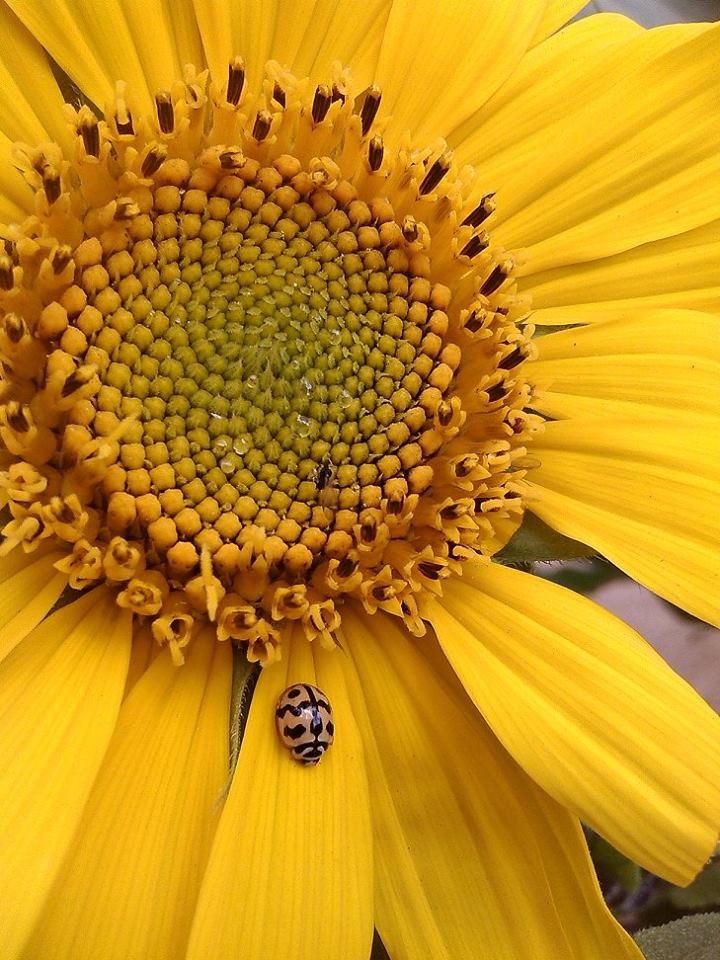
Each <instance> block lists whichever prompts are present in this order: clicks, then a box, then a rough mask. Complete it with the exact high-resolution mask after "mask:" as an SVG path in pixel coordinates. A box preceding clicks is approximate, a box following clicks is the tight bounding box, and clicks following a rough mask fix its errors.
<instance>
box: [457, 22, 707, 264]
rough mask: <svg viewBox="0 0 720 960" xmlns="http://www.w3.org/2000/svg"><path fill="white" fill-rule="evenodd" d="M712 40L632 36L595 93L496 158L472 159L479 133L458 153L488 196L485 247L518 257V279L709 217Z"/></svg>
mask: <svg viewBox="0 0 720 960" xmlns="http://www.w3.org/2000/svg"><path fill="white" fill-rule="evenodd" d="M718 36H720V32H719V31H718V30H715V29H713V28H707V27H706V26H704V25H698V24H692V25H691V24H685V25H679V26H678V25H676V26H673V27H666V28H662V29H660V30H655V31H649V32H647V33H643V34H640V35H638V37H637V38H636V39H634V40H631V41H629V42H628V43H627V44H626V45H625V49H626V57H625V58H624V59H623V60H622V65H621V66H620V67H618V69H617V70H615V71H610V72H609V73H607V74H606V77H605V81H606V89H605V91H604V92H603V93H602V94H601V95H597V96H595V97H593V98H592V99H591V100H590V101H586V100H585V99H584V96H583V91H582V88H581V89H580V90H579V91H578V94H577V96H576V98H575V100H573V98H572V97H571V96H570V95H568V98H567V104H566V110H567V115H566V116H563V117H562V118H561V119H559V120H556V121H555V122H554V123H551V124H550V125H548V126H547V127H544V128H542V129H540V130H537V131H535V132H534V133H531V134H530V136H528V137H526V138H524V139H520V138H518V141H517V142H516V143H515V144H513V145H511V146H510V147H508V148H507V149H506V150H503V151H502V152H501V153H498V154H493V155H490V156H487V155H485V154H483V153H482V147H483V144H482V137H481V132H482V131H481V129H480V130H479V131H478V138H479V139H477V142H476V145H475V150H474V151H473V150H463V149H461V150H460V151H459V153H460V155H461V157H463V158H465V159H469V160H474V159H475V160H477V163H478V170H479V178H480V182H481V183H482V185H483V188H484V189H496V190H497V197H496V201H497V204H498V208H499V219H500V220H501V221H502V222H499V223H498V226H497V227H496V228H495V230H494V238H495V239H496V240H497V241H498V242H499V243H500V244H502V245H504V246H506V247H508V248H521V249H520V250H519V251H518V261H519V271H520V273H521V274H523V273H535V272H537V271H538V270H545V269H549V268H551V267H555V266H560V265H563V264H568V263H578V262H583V261H587V260H591V259H594V258H597V257H601V256H609V255H612V254H615V253H619V252H621V251H624V250H628V249H630V248H631V247H633V246H637V245H639V244H641V243H647V242H650V241H651V240H656V239H661V238H663V237H667V236H670V235H672V234H675V233H678V232H682V231H684V230H690V229H692V228H694V227H696V226H698V225H700V224H702V223H706V222H708V221H710V220H713V219H717V217H718V215H719V214H720V187H719V186H718V184H719V183H720V177H719V176H718V173H719V171H718V169H717V166H718V165H719V164H720V150H718V145H719V144H718V140H719V139H720V138H719V134H718V126H717V124H716V123H715V122H714V111H715V104H716V100H717V96H718V85H719V84H720V78H718V74H717V70H716V51H717V42H718ZM608 116H612V118H613V122H612V123H611V124H609V123H607V117H608ZM509 119H510V118H509ZM538 157H542V163H541V164H538V163H537V158H538ZM679 196H681V197H682V204H678V202H677V198H678V197H679Z"/></svg>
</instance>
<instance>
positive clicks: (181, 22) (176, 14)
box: [121, 0, 204, 93]
mask: <svg viewBox="0 0 720 960" xmlns="http://www.w3.org/2000/svg"><path fill="white" fill-rule="evenodd" d="M121 7H122V12H123V14H124V18H125V23H126V24H127V28H128V31H129V33H130V36H131V38H132V42H133V44H134V47H135V52H136V54H137V58H138V60H139V62H140V66H141V69H142V72H143V74H144V75H145V78H146V82H147V85H148V87H149V89H150V92H151V93H154V92H155V91H157V90H166V89H168V88H169V87H170V85H171V84H172V83H173V81H175V80H178V79H181V78H182V76H183V68H184V66H185V64H188V63H192V64H193V65H194V66H195V67H197V69H198V70H201V69H202V68H203V66H204V57H203V50H202V41H201V40H200V32H199V31H198V28H197V23H196V21H195V15H194V11H193V8H192V4H191V3H190V2H189V0H180V2H178V0H151V2H148V0H121Z"/></svg>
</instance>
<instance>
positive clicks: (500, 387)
mask: <svg viewBox="0 0 720 960" xmlns="http://www.w3.org/2000/svg"><path fill="white" fill-rule="evenodd" d="M487 395H488V400H489V401H490V403H494V402H495V401H496V400H499V399H500V398H501V397H504V396H505V384H504V383H503V382H502V381H501V382H500V383H496V384H495V386H494V387H490V389H489V390H488V391H487Z"/></svg>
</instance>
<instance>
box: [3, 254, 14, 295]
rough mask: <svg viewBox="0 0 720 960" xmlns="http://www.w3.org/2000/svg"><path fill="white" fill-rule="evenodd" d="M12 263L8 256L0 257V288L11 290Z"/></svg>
mask: <svg viewBox="0 0 720 960" xmlns="http://www.w3.org/2000/svg"><path fill="white" fill-rule="evenodd" d="M12 288H13V265H12V260H11V259H10V257H0V289H2V290H12Z"/></svg>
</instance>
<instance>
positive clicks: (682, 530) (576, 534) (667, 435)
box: [527, 414, 720, 625]
mask: <svg viewBox="0 0 720 960" xmlns="http://www.w3.org/2000/svg"><path fill="white" fill-rule="evenodd" d="M533 455H537V457H538V458H539V460H540V461H541V464H542V466H541V467H539V468H538V469H536V470H533V471H532V472H531V474H530V475H529V480H530V481H531V482H530V484H529V490H528V494H527V505H528V507H529V508H530V509H531V510H532V511H533V512H534V513H536V514H537V515H538V516H539V517H540V518H541V519H542V520H544V521H545V522H546V523H548V524H550V526H551V527H554V528H555V529H556V530H559V531H560V533H564V534H565V535H566V536H568V537H573V538H575V539H577V540H581V541H582V542H583V543H587V544H590V545H591V546H593V547H595V548H596V549H597V550H599V551H600V553H602V554H603V556H605V557H607V558H608V560H611V561H612V562H613V563H614V564H616V565H617V566H618V567H620V568H621V569H622V570H624V571H625V572H626V573H628V574H629V575H630V576H631V577H633V579H635V580H638V581H639V582H640V583H642V584H644V585H645V586H646V587H649V589H650V590H654V591H655V593H657V594H659V595H660V596H662V597H665V599H666V600H670V601H671V602H672V603H675V604H676V605H677V606H679V607H682V608H683V609H684V610H688V611H689V612H690V613H692V614H694V615H695V616H698V617H700V618H701V619H703V620H707V621H708V622H709V623H715V624H717V625H720V609H719V606H720V604H719V601H718V598H720V558H719V557H718V552H717V543H718V540H719V539H720V520H719V519H718V518H719V517H720V513H719V512H718V510H717V484H718V480H719V479H720V477H719V474H720V429H718V423H717V417H716V416H713V417H709V416H706V415H705V416H704V415H701V414H694V415H693V416H692V418H687V417H679V416H672V417H668V418H667V419H666V420H665V421H657V420H644V421H643V420H609V419H608V420H558V421H551V422H549V423H547V424H546V425H545V431H544V432H543V434H542V436H541V437H540V438H539V439H538V441H537V443H536V444H533Z"/></svg>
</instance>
